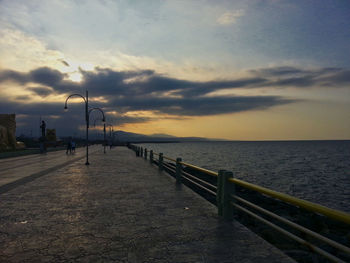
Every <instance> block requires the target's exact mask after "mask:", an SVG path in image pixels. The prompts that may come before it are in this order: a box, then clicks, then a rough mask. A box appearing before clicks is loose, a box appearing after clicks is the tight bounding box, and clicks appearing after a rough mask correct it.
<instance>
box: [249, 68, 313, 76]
mask: <svg viewBox="0 0 350 263" xmlns="http://www.w3.org/2000/svg"><path fill="white" fill-rule="evenodd" d="M250 72H251V73H253V74H254V75H261V76H277V77H278V76H284V75H290V74H292V75H295V74H306V73H309V71H307V70H303V69H298V68H295V67H273V68H262V69H252V70H250Z"/></svg>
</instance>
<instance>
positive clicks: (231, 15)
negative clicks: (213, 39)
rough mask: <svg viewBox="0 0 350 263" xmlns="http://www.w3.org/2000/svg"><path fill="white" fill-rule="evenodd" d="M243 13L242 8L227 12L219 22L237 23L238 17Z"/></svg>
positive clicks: (224, 23)
mask: <svg viewBox="0 0 350 263" xmlns="http://www.w3.org/2000/svg"><path fill="white" fill-rule="evenodd" d="M243 15H244V10H242V9H239V10H235V11H230V12H226V13H224V14H222V15H221V16H220V17H219V18H218V19H217V22H218V23H219V24H220V25H231V24H234V23H236V22H237V19H238V18H239V17H241V16H243Z"/></svg>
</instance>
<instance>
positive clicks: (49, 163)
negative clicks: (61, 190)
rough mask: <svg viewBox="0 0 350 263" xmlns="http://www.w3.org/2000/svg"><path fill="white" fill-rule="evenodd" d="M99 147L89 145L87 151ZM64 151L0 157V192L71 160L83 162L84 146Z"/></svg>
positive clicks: (92, 150)
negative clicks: (73, 151) (71, 151)
mask: <svg viewBox="0 0 350 263" xmlns="http://www.w3.org/2000/svg"><path fill="white" fill-rule="evenodd" d="M101 148H102V147H101V146H97V145H93V146H90V147H89V152H90V153H93V152H95V151H98V150H101ZM65 152H66V151H65V150H63V151H56V152H48V153H45V154H32V155H26V156H20V157H14V158H7V159H1V160H0V194H1V193H4V192H6V191H9V190H11V189H13V188H15V187H16V186H17V185H19V184H23V183H25V182H29V181H32V180H34V179H36V178H38V177H40V176H42V175H45V174H47V173H48V172H51V171H55V170H57V169H58V168H60V167H63V166H65V165H67V164H70V163H72V162H75V161H78V160H80V159H82V162H83V159H84V158H85V156H86V155H85V153H86V152H85V148H77V149H76V152H75V153H74V154H65ZM84 163H85V162H84Z"/></svg>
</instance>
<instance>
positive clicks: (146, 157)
mask: <svg viewBox="0 0 350 263" xmlns="http://www.w3.org/2000/svg"><path fill="white" fill-rule="evenodd" d="M145 159H146V160H147V148H145Z"/></svg>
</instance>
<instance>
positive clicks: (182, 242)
mask: <svg viewBox="0 0 350 263" xmlns="http://www.w3.org/2000/svg"><path fill="white" fill-rule="evenodd" d="M78 151H79V152H81V153H77V155H76V156H73V157H67V156H66V155H65V153H64V152H62V151H60V152H55V153H53V154H52V155H50V154H48V155H47V156H48V157H49V156H50V158H47V159H46V166H45V167H44V168H42V171H40V169H39V168H37V169H39V170H35V169H34V170H33V169H32V168H33V166H32V163H33V162H31V161H30V160H31V158H33V157H34V158H39V160H40V158H41V157H39V156H32V157H28V158H25V157H22V159H21V158H12V159H11V160H15V159H16V162H15V161H14V162H11V160H10V159H6V161H8V162H4V161H5V160H3V161H2V162H0V182H3V183H2V186H1V184H0V188H1V187H3V188H2V189H3V191H2V192H0V262H150V263H151V262H254V263H258V262H276V263H277V262H294V261H293V260H292V259H290V258H288V257H287V256H285V255H284V254H283V253H282V252H280V251H279V250H277V249H276V248H274V247H273V246H271V245H270V244H268V243H267V242H265V241H264V240H262V239H261V238H260V237H258V236H256V235H255V234H254V233H252V232H251V231H249V230H248V229H247V228H245V227H244V226H242V225H241V224H239V223H238V222H235V221H233V222H228V221H225V220H223V219H222V218H219V217H218V216H217V210H216V207H215V206H213V205H212V204H210V203H209V202H207V201H206V200H204V199H203V198H202V197H200V196H198V195H197V194H195V193H194V192H192V191H191V190H189V189H188V188H186V187H185V186H176V184H175V180H174V179H173V178H172V177H170V176H168V175H167V174H166V173H164V172H158V169H157V168H156V167H155V166H152V165H151V164H149V162H148V161H145V160H144V159H142V158H136V157H135V154H134V152H132V151H131V150H129V149H127V148H124V147H117V148H114V149H112V150H111V151H110V150H109V149H107V153H106V154H103V148H102V147H101V146H100V147H95V149H93V152H94V153H93V154H91V156H90V163H91V164H90V166H85V165H84V163H85V160H84V159H82V158H83V155H82V154H83V153H85V151H84V150H83V149H79V150H78ZM79 154H81V155H80V156H78V155H79ZM62 156H63V157H62ZM26 157H27V156H26ZM51 157H52V158H51ZM60 158H61V159H62V160H63V159H64V160H65V161H64V162H59V163H57V162H58V161H57V160H58V159H60ZM67 158H68V159H67ZM74 158H75V159H78V160H75V159H74ZM79 158H80V160H79ZM34 160H35V159H33V160H32V161H34ZM10 163H12V165H15V166H16V167H17V168H11V166H9V164H10ZM50 163H51V165H50ZM50 167H51V169H50ZM27 168H28V169H27ZM5 169H7V170H5ZM14 169H15V170H14ZM6 171H7V172H8V173H11V174H12V175H13V176H17V177H16V178H17V179H16V182H17V183H12V186H11V187H10V188H6V187H5V186H6V185H9V184H10V185H11V182H13V181H11V180H10V181H8V180H9V179H8V177H9V176H8V175H6V174H7V173H6ZM19 174H21V175H19ZM25 174H26V175H27V176H29V177H30V176H32V175H33V174H39V175H40V176H36V177H35V176H32V177H31V180H25V179H24V178H26V177H23V175H25ZM6 176H7V179H6V180H7V181H6V180H5V179H4V180H2V177H6ZM21 178H22V179H21ZM6 182H7V183H6Z"/></svg>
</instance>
